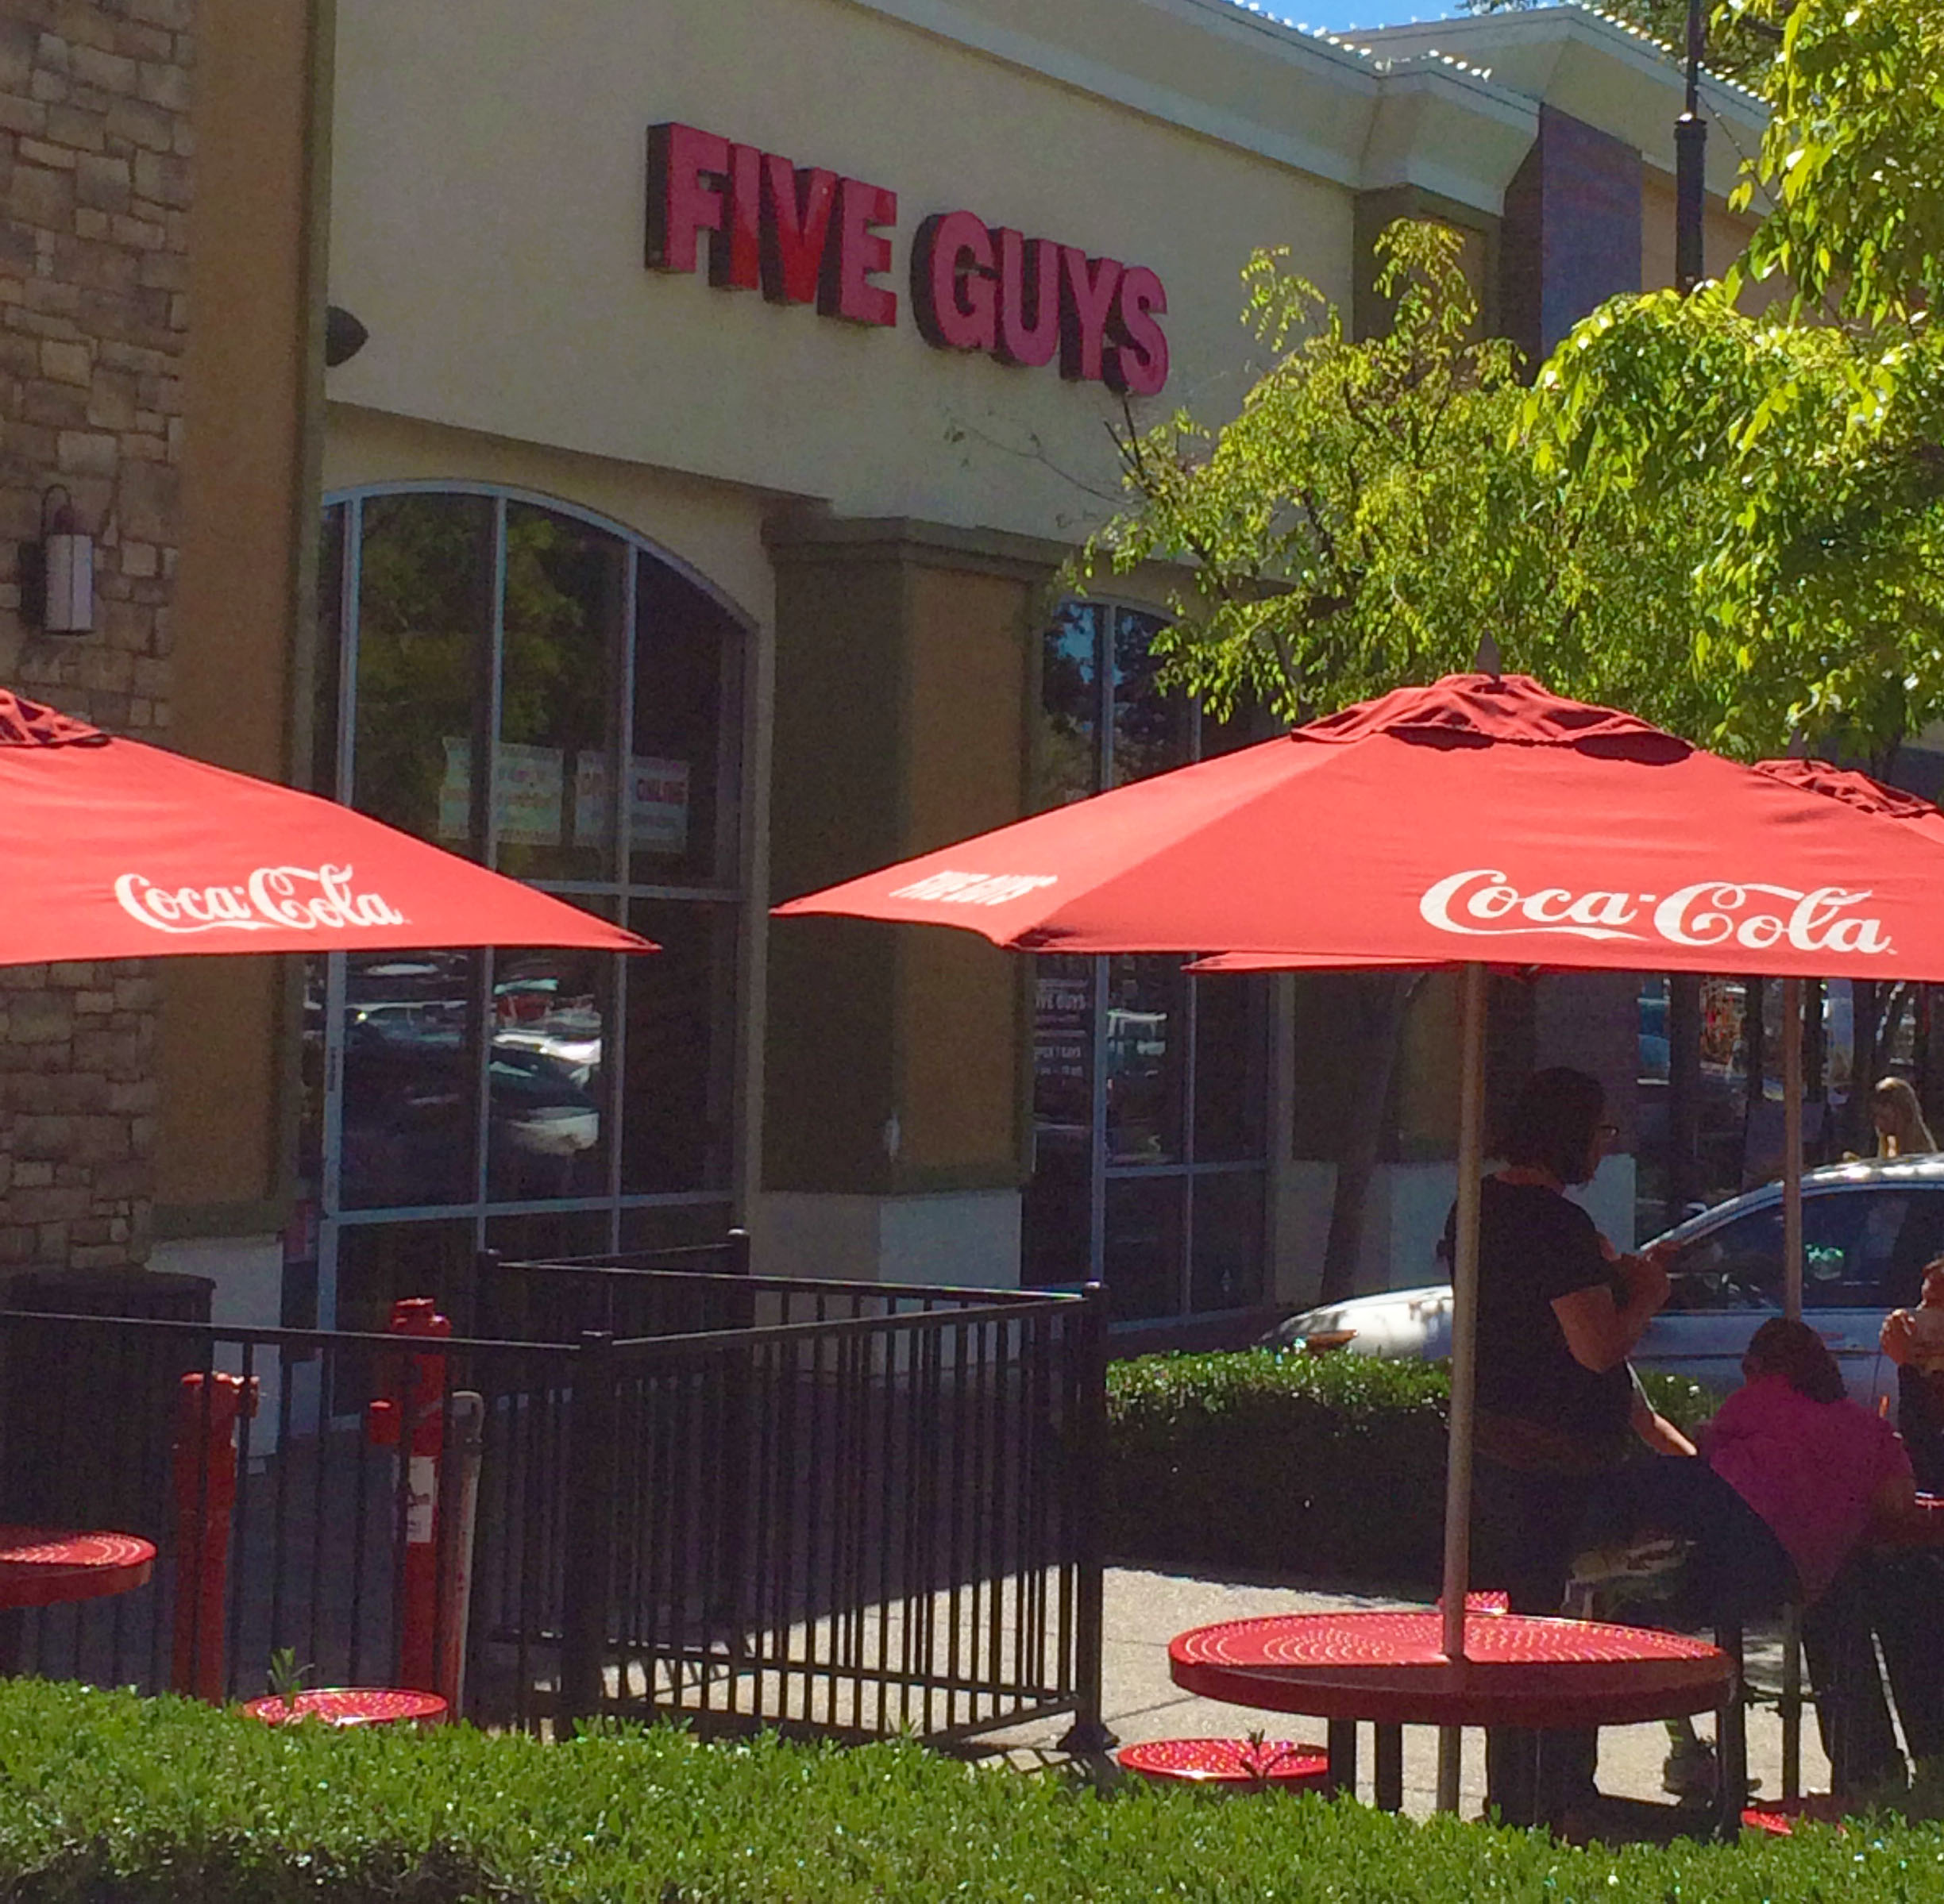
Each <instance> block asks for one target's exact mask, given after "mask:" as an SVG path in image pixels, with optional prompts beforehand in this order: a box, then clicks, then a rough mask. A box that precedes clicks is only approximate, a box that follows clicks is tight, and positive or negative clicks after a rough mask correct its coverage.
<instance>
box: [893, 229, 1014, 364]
mask: <svg viewBox="0 0 1944 1904" xmlns="http://www.w3.org/2000/svg"><path fill="white" fill-rule="evenodd" d="M911 282H912V310H915V311H916V313H917V316H918V328H919V330H921V331H922V332H923V333H924V340H925V341H926V342H927V343H928V344H932V345H936V346H937V347H938V348H939V349H941V350H992V349H996V348H997V345H998V342H999V311H998V304H999V295H998V294H999V286H998V283H997V280H996V279H994V277H993V241H992V233H990V232H989V231H988V230H987V229H985V222H984V221H983V220H982V219H980V218H975V217H974V216H973V214H971V213H970V212H969V211H947V212H939V213H936V214H934V215H933V216H932V217H931V218H927V219H926V220H925V222H924V224H922V225H920V226H919V227H918V236H917V238H916V241H914V242H913V244H912V274H911Z"/></svg>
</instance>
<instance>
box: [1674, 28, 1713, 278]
mask: <svg viewBox="0 0 1944 1904" xmlns="http://www.w3.org/2000/svg"><path fill="white" fill-rule="evenodd" d="M1701 9H1702V0H1687V110H1686V111H1684V113H1683V114H1681V116H1680V118H1678V119H1676V121H1674V283H1675V287H1676V290H1678V291H1680V294H1681V295H1682V296H1683V297H1686V296H1687V294H1688V293H1689V292H1690V291H1692V290H1693V289H1694V287H1695V286H1696V285H1697V284H1699V283H1700V282H1701V280H1702V279H1703V278H1704V277H1705V276H1707V268H1706V265H1705V264H1704V263H1703V257H1702V252H1703V245H1702V225H1703V218H1704V217H1705V211H1706V202H1707V201H1706V197H1705V194H1706V191H1707V120H1705V119H1704V118H1702V117H1701V51H1702V46H1703V40H1704V38H1705V35H1706V30H1707V21H1706V18H1705V16H1704V15H1703V13H1702V10H1701Z"/></svg>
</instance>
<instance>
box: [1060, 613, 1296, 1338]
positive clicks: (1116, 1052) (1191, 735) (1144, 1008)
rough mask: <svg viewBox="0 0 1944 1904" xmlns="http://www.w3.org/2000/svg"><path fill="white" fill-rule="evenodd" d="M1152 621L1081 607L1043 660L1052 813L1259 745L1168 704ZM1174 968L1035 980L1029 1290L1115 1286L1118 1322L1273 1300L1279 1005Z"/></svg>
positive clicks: (1097, 965) (1241, 986) (1247, 987)
mask: <svg viewBox="0 0 1944 1904" xmlns="http://www.w3.org/2000/svg"><path fill="white" fill-rule="evenodd" d="M1161 626H1162V623H1161V621H1160V619H1159V617H1157V616H1155V615H1151V614H1150V613H1148V612H1147V611H1144V610H1142V609H1139V608H1132V607H1120V606H1117V605H1115V604H1113V603H1101V602H1068V603H1064V604H1063V606H1062V607H1060V608H1059V611H1057V613H1056V614H1055V616H1054V618H1053V621H1052V624H1051V626H1050V627H1049V628H1048V629H1047V631H1046V634H1045V636H1044V638H1043V644H1042V647H1041V652H1040V733H1039V750H1038V751H1039V797H1040V804H1042V805H1044V806H1049V807H1051V806H1057V805H1059V804H1061V803H1062V802H1063V801H1066V800H1082V799H1084V798H1086V796H1088V795H1089V794H1091V793H1095V792H1099V791H1101V789H1103V788H1109V787H1117V786H1121V785H1124V784H1126V783H1127V782H1128V781H1129V780H1140V779H1142V778H1144V777H1146V776H1147V775H1148V774H1150V773H1159V772H1161V771H1163V769H1167V768H1170V767H1178V766H1181V765H1185V764H1186V762H1188V761H1192V760H1198V759H1201V758H1203V757H1206V756H1208V755H1210V754H1220V753H1222V752H1224V751H1225V750H1227V749H1228V748H1229V747H1232V746H1238V745H1240V744H1241V743H1242V742H1245V741H1247V740H1248V739H1251V738H1254V736H1253V735H1252V734H1250V733H1248V732H1246V731H1244V730H1241V729H1240V728H1237V727H1223V726H1221V725H1220V724H1218V723H1216V722H1214V721H1213V720H1209V719H1206V718H1205V716H1204V715H1202V713H1201V710H1200V708H1199V707H1198V706H1197V705H1196V704H1195V703H1194V702H1192V701H1190V700H1187V699H1186V698H1185V697H1183V696H1179V695H1170V694H1163V693H1162V692H1160V691H1159V688H1158V687H1157V686H1156V676H1157V674H1158V673H1159V659H1158V657H1156V656H1155V653H1154V652H1153V641H1154V637H1155V633H1156V632H1157V630H1159V628H1160V627H1161ZM1182 963H1183V961H1182V959H1181V958H1179V957H1178V956H1175V955H1173V954H1170V955H1168V956H1166V957H1160V958H1148V957H1116V958H1059V957H1041V958H1036V959H1035V960H1034V962H1033V977H1034V990H1035V1019H1034V1043H1033V1176H1032V1182H1031V1183H1030V1185H1028V1189H1027V1193H1026V1200H1025V1207H1024V1212H1023V1217H1022V1222H1023V1232H1024V1233H1023V1237H1022V1254H1023V1256H1024V1281H1025V1282H1027V1283H1028V1284H1029V1285H1045V1284H1058V1283H1065V1282H1077V1281H1078V1280H1080V1279H1082V1278H1086V1277H1090V1278H1098V1279H1099V1280H1101V1281H1102V1282H1105V1284H1106V1285H1107V1290H1108V1293H1109V1297H1110V1298H1111V1299H1112V1301H1113V1314H1114V1316H1115V1318H1116V1319H1117V1320H1121V1321H1128V1320H1147V1319H1156V1318H1160V1317H1163V1316H1177V1315H1182V1314H1187V1313H1190V1312H1206V1311H1210V1310H1220V1309H1241V1308H1246V1307H1248V1306H1249V1305H1252V1304H1254V1303H1256V1302H1259V1301H1261V1300H1262V1297H1263V1289H1264V1274H1265V1264H1264V1261H1263V1254H1264V1251H1263V1239H1264V1235H1265V1223H1264V1199H1265V1196H1266V1193H1267V1177H1268V1170H1267V1088H1268V1069H1269V1067H1268V1054H1269V1039H1268V1023H1269V1016H1268V992H1267V981H1266V980H1263V979H1232V978H1222V979H1215V980H1202V981H1196V980H1193V979H1190V978H1189V977H1187V976H1186V973H1183V971H1182Z"/></svg>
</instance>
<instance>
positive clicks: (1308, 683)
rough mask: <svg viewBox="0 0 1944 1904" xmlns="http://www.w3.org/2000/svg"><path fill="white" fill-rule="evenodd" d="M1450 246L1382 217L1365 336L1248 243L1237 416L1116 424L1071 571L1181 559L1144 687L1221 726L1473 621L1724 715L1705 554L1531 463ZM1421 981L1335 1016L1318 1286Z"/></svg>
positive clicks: (1618, 683) (1346, 1226)
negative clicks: (1338, 1095)
mask: <svg viewBox="0 0 1944 1904" xmlns="http://www.w3.org/2000/svg"><path fill="white" fill-rule="evenodd" d="M1459 248H1460V240H1459V238H1458V237H1457V235H1456V233H1452V231H1450V230H1448V229H1445V228H1444V227H1441V226H1439V225H1428V224H1413V223H1409V222H1404V223H1399V224H1397V225H1393V226H1391V227H1390V229H1389V230H1387V232H1386V233H1384V234H1383V237H1382V239H1381V240H1380V241H1379V287H1380V289H1381V291H1382V292H1383V295H1384V296H1385V298H1386V299H1388V300H1390V302H1391V303H1393V305H1394V310H1395V313H1396V315H1395V319H1394V324H1393V326H1392V328H1391V329H1390V331H1389V332H1388V333H1386V334H1385V335H1383V336H1381V337H1371V338H1367V339H1356V338H1352V337H1351V336H1350V335H1349V334H1348V331H1347V330H1346V328H1345V326H1344V320H1343V317H1342V314H1341V313H1340V312H1339V311H1337V310H1335V309H1333V307H1332V306H1330V304H1329V302H1328V300H1327V299H1325V298H1324V297H1323V296H1322V295H1321V293H1320V292H1319V291H1317V289H1316V288H1315V287H1313V285H1310V284H1308V283H1305V282H1304V281H1303V280H1302V279H1299V278H1297V277H1294V276H1292V275H1290V272H1288V270H1287V268H1286V264H1285V262H1284V258H1283V255H1282V254H1280V253H1269V252H1265V253H1262V254H1259V255H1258V256H1256V257H1255V259H1254V260H1252V262H1251V264H1249V266H1248V269H1247V271H1246V272H1245V273H1244V281H1245V283H1246V285H1247V287H1248V307H1247V310H1246V311H1245V314H1244V321H1245V322H1247V323H1248V325H1249V326H1251V328H1252V332H1253V334H1254V337H1255V342H1256V345H1257V347H1258V349H1259V351H1260V352H1261V353H1263V357H1265V358H1266V359H1267V364H1266V368H1263V371H1262V373H1261V375H1260V376H1259V378H1258V379H1257V380H1256V382H1255V384H1254V385H1253V387H1252V388H1251V390H1250V391H1249V393H1248V396H1247V397H1246V399H1244V403H1243V407H1242V410H1241V413H1240V415H1238V416H1236V418H1233V419H1232V421H1230V422H1227V423H1225V424H1224V425H1222V426H1220V427H1219V428H1210V427H1209V426H1205V425H1203V424H1201V423H1198V422H1196V421H1195V420H1194V418H1191V417H1190V416H1189V415H1187V414H1186V413H1182V414H1177V415H1175V416H1174V417H1173V418H1171V419H1170V420H1169V421H1168V422H1166V423H1164V424H1162V425H1160V426H1158V427H1156V428H1153V429H1150V430H1135V429H1133V428H1132V426H1129V427H1128V430H1126V431H1125V432H1124V434H1122V435H1121V437H1120V452H1121V461H1122V470H1123V476H1124V481H1125V484H1126V487H1127V490H1128V495H1129V503H1128V507H1127V508H1125V509H1124V511H1121V512H1120V514H1119V515H1117V516H1116V517H1115V518H1113V520H1112V521H1110V522H1109V523H1108V524H1107V525H1106V526H1105V527H1104V528H1103V529H1102V530H1101V532H1100V533H1099V534H1097V536H1096V537H1095V538H1093V542H1091V543H1090V545H1089V546H1088V548H1087V549H1086V552H1085V553H1084V556H1083V557H1082V561H1081V564H1080V570H1081V572H1082V576H1092V575H1097V574H1098V573H1099V572H1101V570H1103V569H1115V570H1119V571H1125V570H1127V569H1132V568H1133V567H1135V566H1136V565H1139V564H1140V563H1143V562H1145V561H1150V560H1154V559H1161V560H1165V561H1171V562H1175V563H1178V564H1181V565H1182V567H1181V568H1180V569H1178V573H1179V575H1180V576H1181V580H1180V581H1179V584H1178V588H1177V590H1176V594H1175V599H1174V603H1173V606H1174V609H1175V611H1176V616H1177V619H1175V621H1174V623H1173V624H1172V625H1171V626H1169V627H1167V628H1166V629H1164V630H1163V631H1161V632H1160V633H1159V635H1158V636H1157V637H1156V639H1155V647H1156V648H1157V649H1159V651H1160V653H1162V655H1163V660H1164V664H1165V665H1164V668H1163V676H1162V680H1163V685H1165V686H1169V687H1174V688H1181V689H1185V690H1186V691H1187V692H1190V693H1193V694H1194V695H1196V696H1199V697H1200V698H1201V700H1202V701H1203V702H1204V703H1205V705H1207V706H1208V707H1209V709H1210V710H1211V711H1213V713H1215V714H1216V715H1217V716H1220V717H1225V716H1227V715H1229V714H1231V713H1232V711H1233V710H1234V707H1235V706H1236V703H1238V702H1242V701H1255V702H1259V703H1262V704H1263V705H1265V706H1267V707H1269V708H1271V709H1272V710H1273V711H1275V713H1277V714H1278V715H1281V716H1282V717H1283V718H1285V719H1291V720H1294V719H1304V718H1307V717H1309V716H1310V715H1315V714H1317V713H1319V712H1321V711H1326V710H1327V709H1329V708H1330V707H1336V706H1338V705H1340V704H1342V703H1346V702H1349V701H1354V700H1361V699H1363V698H1365V697H1367V696H1371V695H1374V694H1379V693H1382V692H1385V691H1386V690H1387V689H1389V688H1394V687H1395V686H1397V685H1398V684H1399V683H1400V682H1405V681H1411V680H1426V679H1429V678H1431V677H1433V676H1437V675H1438V674H1441V673H1449V672H1452V671H1454V670H1458V669H1464V668H1467V667H1468V666H1470V665H1471V662H1472V659H1473V657H1474V654H1475V652H1476V650H1477V649H1478V646H1479V638H1480V637H1481V635H1483V634H1491V635H1492V636H1494V637H1495V639H1496V641H1497V642H1498V646H1499V649H1500V651H1501V653H1502V656H1503V657H1504V659H1505V661H1506V662H1507V663H1509V664H1511V665H1516V666H1520V667H1523V668H1525V669H1529V670H1530V671H1531V672H1533V673H1536V674H1538V675H1540V676H1542V677H1543V678H1545V679H1546V680H1548V681H1549V682H1550V683H1551V684H1552V685H1554V686H1556V687H1557V688H1560V689H1562V690H1564V691H1565V692H1570V693H1575V694H1578V695H1579V696H1583V697H1584V698H1586V699H1588V700H1598V701H1610V702H1614V703H1618V704H1620V705H1622V706H1626V707H1633V708H1636V709H1637V710H1639V711H1641V712H1643V713H1645V714H1647V715H1649V716H1650V717H1652V718H1656V719H1660V721H1662V722H1663V723H1665V724H1667V725H1668V726H1671V727H1675V728H1676V729H1678V730H1686V731H1693V730H1695V729H1697V728H1704V727H1714V726H1717V725H1718V724H1719V722H1720V718H1721V710H1720V709H1719V708H1718V707H1715V706H1714V705H1713V703H1711V700H1709V691H1710V688H1711V685H1712V684H1713V683H1714V682H1715V681H1718V678H1719V676H1718V674H1717V675H1716V676H1712V677H1711V676H1707V675H1704V674H1703V673H1702V672H1701V671H1699V670H1698V669H1696V668H1695V667H1694V665H1692V659H1691V657H1693V655H1694V653H1695V649H1696V641H1695V638H1696V634H1697V632H1698V625H1697V622H1696V620H1695V613H1694V608H1693V602H1692V586H1691V580H1690V578H1691V574H1692V572H1693V569H1694V568H1695V565H1696V564H1697V563H1698V562H1699V561H1700V560H1701V559H1702V558H1703V555H1704V553H1705V545H1704V544H1703V542H1701V541H1700V540H1699V532H1698V529H1697V526H1696V524H1695V521H1694V519H1693V518H1691V517H1687V516H1676V515H1664V514H1662V513H1660V512H1658V511H1641V510H1639V509H1637V508H1636V507H1634V506H1633V502H1632V500H1631V499H1630V497H1629V496H1628V495H1627V494H1626V492H1625V491H1622V490H1619V489H1608V490H1604V491H1597V492H1596V491H1594V490H1593V489H1592V488H1590V487H1588V486H1587V485H1583V484H1577V483H1576V482H1574V481H1573V480H1571V476H1570V473H1569V472H1567V471H1566V470H1565V469H1564V467H1563V466H1562V465H1560V464H1558V463H1556V464H1555V465H1554V466H1553V467H1552V468H1550V469H1542V468H1541V467H1540V465H1539V464H1538V463H1537V461H1536V459H1535V458H1534V457H1533V455H1532V453H1530V449H1529V446H1528V445H1527V444H1526V442H1525V440H1524V439H1523V438H1522V437H1521V435H1520V434H1519V425H1520V421H1521V418H1522V412H1523V407H1524V404H1525V386H1524V383H1523V382H1522V378H1521V375H1520V365H1519V364H1518V359H1517V356H1516V353H1514V350H1513V348H1512V347H1511V345H1509V344H1506V343H1504V342H1502V341H1495V340H1481V339H1479V337H1477V335H1476V331H1477V322H1478V310H1477V306H1476V303H1475V299H1474V298H1473V295H1472V293H1471V289H1470V287H1469V285H1468V283H1467V280H1466V279H1465V276H1464V272H1463V270H1462V268H1460V249H1459ZM1727 500H1728V499H1726V498H1725V497H1722V498H1718V499H1716V503H1717V507H1725V506H1726V503H1727ZM1415 986H1416V981H1415V980H1414V979H1412V978H1410V977H1393V976H1375V977H1370V978H1367V979H1366V980H1363V981H1360V982H1359V983H1358V984H1357V985H1356V986H1355V987H1354V988H1352V989H1353V990H1354V992H1355V993H1356V1000H1355V1002H1354V1003H1353V1004H1349V1005H1348V1006H1347V1008H1346V1010H1345V1012H1344V1017H1343V1020H1342V1024H1343V1029H1344V1033H1345V1035H1346V1039H1347V1041H1348V1044H1349V1046H1350V1052H1349V1070H1350V1073H1351V1075H1352V1077H1355V1079H1356V1087H1355V1089H1354V1090H1353V1092H1352V1098H1351V1100H1350V1102H1349V1104H1348V1107H1347V1109H1346V1112H1345V1113H1344V1116H1343V1118H1342V1120H1341V1124H1340V1130H1339V1132H1338V1157H1337V1173H1336V1193H1335V1199H1334V1204H1333V1212H1332V1218H1331V1227H1330V1236H1329V1245H1328V1247H1327V1249H1326V1251H1325V1264H1324V1283H1323V1293H1324V1296H1325V1298H1326V1299H1327V1298H1329V1297H1334V1296H1336V1295H1337V1294H1339V1293H1344V1291H1346V1290H1347V1289H1348V1286H1349V1283H1350V1279H1351V1278H1352V1276H1353V1275H1354V1274H1355V1270H1356V1262H1357V1259H1358V1257H1359V1255H1360V1249H1361V1239H1362V1225H1363V1207H1364V1203H1365V1198H1366V1192H1367V1186H1368V1183H1369V1179H1370V1176H1371V1171H1372V1170H1373V1169H1374V1168H1375V1163H1376V1159H1377V1155H1378V1152H1379V1144H1380V1140H1381V1137H1382V1130H1383V1111H1384V1106H1385V1103H1386V1100H1387V1097H1388V1094H1389V1088H1390V1077H1391V1074H1392V1071H1393V1069H1394V1064H1395V1055H1396V1051H1397V1048H1398V1035H1399V1032H1400V1031H1401V1030H1402V1024H1403V1021H1404V1018H1405V1016H1406V1012H1408V1010H1409V1008H1410V1000H1411V998H1412V996H1413V995H1414V989H1415Z"/></svg>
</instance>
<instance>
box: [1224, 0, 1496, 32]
mask: <svg viewBox="0 0 1944 1904" xmlns="http://www.w3.org/2000/svg"><path fill="white" fill-rule="evenodd" d="M1457 10H1458V9H1457V7H1456V6H1455V5H1452V6H1441V5H1440V4H1439V3H1438V0H1263V11H1264V12H1266V13H1277V14H1279V15H1281V16H1282V17H1283V18H1285V19H1289V20H1294V21H1298V22H1299V23H1300V24H1302V25H1305V26H1312V27H1320V28H1322V29H1324V30H1325V31H1326V32H1329V33H1342V32H1343V31H1344V29H1346V28H1348V27H1352V26H1396V25H1402V24H1403V23H1404V22H1406V21H1409V20H1411V19H1413V18H1416V19H1419V20H1437V19H1440V18H1442V17H1444V15H1446V14H1448V13H1456V11H1457Z"/></svg>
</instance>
